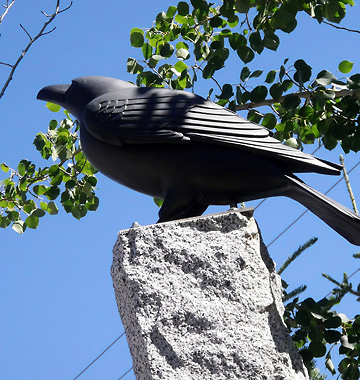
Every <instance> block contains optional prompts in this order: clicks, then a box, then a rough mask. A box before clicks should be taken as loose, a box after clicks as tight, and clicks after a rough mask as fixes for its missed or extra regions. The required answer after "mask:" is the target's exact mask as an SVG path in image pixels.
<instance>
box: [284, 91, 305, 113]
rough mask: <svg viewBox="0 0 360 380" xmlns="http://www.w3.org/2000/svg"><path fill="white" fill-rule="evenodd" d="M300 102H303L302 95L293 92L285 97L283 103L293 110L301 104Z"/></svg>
mask: <svg viewBox="0 0 360 380" xmlns="http://www.w3.org/2000/svg"><path fill="white" fill-rule="evenodd" d="M300 103H301V99H300V97H299V96H298V95H295V94H291V95H288V96H286V97H285V98H284V100H283V102H282V105H283V106H284V107H285V108H286V109H290V110H293V109H295V108H297V107H298V106H299V105H300Z"/></svg>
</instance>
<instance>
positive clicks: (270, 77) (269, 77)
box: [265, 70, 276, 84]
mask: <svg viewBox="0 0 360 380" xmlns="http://www.w3.org/2000/svg"><path fill="white" fill-rule="evenodd" d="M275 77H276V71H275V70H271V71H269V72H268V73H267V75H266V79H265V82H266V83H269V84H270V83H272V82H274V80H275Z"/></svg>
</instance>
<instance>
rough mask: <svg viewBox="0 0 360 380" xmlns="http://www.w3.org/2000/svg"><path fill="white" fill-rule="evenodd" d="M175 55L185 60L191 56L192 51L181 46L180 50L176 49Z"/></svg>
mask: <svg viewBox="0 0 360 380" xmlns="http://www.w3.org/2000/svg"><path fill="white" fill-rule="evenodd" d="M175 56H176V58H179V59H183V60H185V59H188V58H189V57H190V53H189V51H188V50H186V49H183V48H181V49H179V50H176V52H175Z"/></svg>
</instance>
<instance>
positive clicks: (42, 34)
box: [0, 0, 72, 99]
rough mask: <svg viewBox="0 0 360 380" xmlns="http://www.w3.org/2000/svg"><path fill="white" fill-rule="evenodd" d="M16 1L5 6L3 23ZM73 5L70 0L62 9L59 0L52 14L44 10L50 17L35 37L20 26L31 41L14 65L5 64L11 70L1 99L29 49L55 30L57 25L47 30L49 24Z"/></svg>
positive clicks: (2, 90)
mask: <svg viewBox="0 0 360 380" xmlns="http://www.w3.org/2000/svg"><path fill="white" fill-rule="evenodd" d="M14 2H15V0H13V1H12V2H11V3H9V2H8V3H7V5H6V6H5V8H6V11H5V13H4V14H3V15H2V16H1V19H0V23H1V20H2V19H3V18H4V15H6V13H7V12H8V10H9V8H10V7H11V6H12V5H13V4H14ZM71 6H72V1H71V2H70V5H69V6H68V7H66V8H64V9H60V0H57V1H56V7H55V11H54V13H52V14H51V15H48V14H46V13H44V12H42V14H43V15H44V16H46V17H47V18H48V19H47V21H46V22H45V23H44V24H43V26H42V28H41V29H40V31H39V32H38V33H37V35H36V36H35V37H31V35H30V34H29V32H28V31H27V30H26V29H25V28H24V27H23V26H22V25H20V27H21V28H22V29H23V30H24V32H25V33H26V34H27V36H28V37H29V43H28V44H27V46H26V47H25V49H23V50H22V53H21V54H20V56H19V58H18V59H17V60H16V62H15V63H14V64H13V65H10V64H5V65H6V66H9V67H11V70H10V73H9V76H8V78H7V79H6V81H5V84H4V85H3V87H2V89H1V91H0V99H1V98H2V97H3V96H4V93H5V91H6V89H7V88H8V86H9V84H10V82H11V81H12V79H13V76H14V73H15V70H16V69H17V68H18V66H19V64H20V62H21V61H22V59H23V58H24V57H25V54H26V53H27V52H28V51H29V49H30V48H31V46H32V45H33V44H34V42H36V41H37V40H38V39H39V38H40V37H42V36H45V35H47V34H49V33H51V32H53V31H54V30H55V27H54V28H52V29H51V30H47V28H48V26H49V25H50V24H51V23H52V22H53V21H54V19H55V18H56V16H57V15H59V14H60V13H63V12H65V11H67V10H68V9H69V8H70V7H71ZM2 64H4V63H2Z"/></svg>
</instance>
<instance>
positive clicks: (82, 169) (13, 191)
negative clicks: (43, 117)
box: [0, 103, 99, 233]
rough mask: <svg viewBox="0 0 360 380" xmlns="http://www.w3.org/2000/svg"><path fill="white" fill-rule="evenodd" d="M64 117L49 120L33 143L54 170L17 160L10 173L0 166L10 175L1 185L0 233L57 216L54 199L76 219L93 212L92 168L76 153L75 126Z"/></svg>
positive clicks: (95, 204) (34, 225)
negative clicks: (58, 119)
mask: <svg viewBox="0 0 360 380" xmlns="http://www.w3.org/2000/svg"><path fill="white" fill-rule="evenodd" d="M47 105H48V108H49V109H50V110H52V111H59V110H60V107H59V106H56V105H54V104H50V103H48V104H47ZM65 115H66V118H65V119H63V120H61V121H60V122H58V121H56V120H51V121H50V123H49V128H48V131H47V133H46V134H44V133H38V134H37V135H36V137H35V140H34V145H35V147H36V149H37V150H38V151H39V152H40V154H41V156H42V158H44V159H46V160H49V159H50V158H51V159H52V161H53V162H54V163H53V165H51V166H46V167H44V168H40V167H38V168H37V167H36V166H35V165H34V164H33V163H32V162H31V161H28V160H21V161H20V163H19V165H18V166H17V168H16V169H11V168H10V167H9V166H8V165H6V164H5V163H2V164H1V170H2V171H3V172H4V173H8V174H9V177H8V178H5V179H4V180H2V181H0V227H1V228H6V227H8V226H10V225H11V227H12V228H13V229H14V230H15V231H16V232H18V233H23V232H24V231H25V229H26V228H33V229H35V228H37V227H38V225H39V218H41V217H43V216H44V215H45V214H46V213H48V214H50V215H56V214H57V213H58V207H57V205H56V204H55V202H54V201H55V200H57V199H58V198H59V199H60V203H61V204H62V206H63V208H64V209H65V211H66V212H67V213H71V214H72V215H73V216H74V217H75V218H76V219H80V218H82V217H84V216H85V215H86V213H87V212H88V211H95V210H96V209H97V207H98V205H99V199H98V198H97V197H96V195H95V186H96V183H97V179H96V177H95V175H94V174H95V173H96V169H95V168H94V167H93V166H91V164H90V163H89V162H88V161H87V160H86V158H85V156H84V154H83V153H82V151H81V149H80V146H79V138H78V129H79V126H78V123H77V121H73V120H72V119H71V117H70V115H69V113H68V112H67V111H65ZM65 163H67V165H66V167H65V166H64V165H65ZM62 185H63V186H62Z"/></svg>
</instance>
